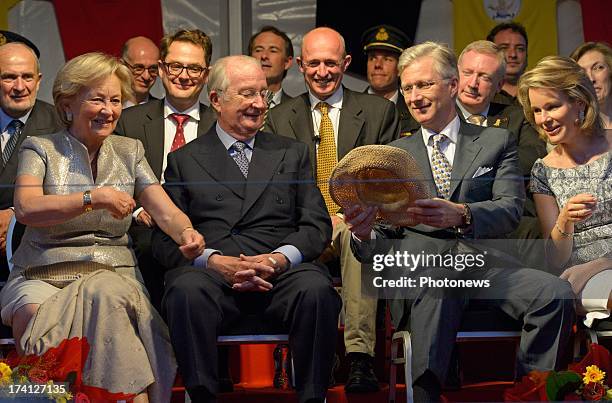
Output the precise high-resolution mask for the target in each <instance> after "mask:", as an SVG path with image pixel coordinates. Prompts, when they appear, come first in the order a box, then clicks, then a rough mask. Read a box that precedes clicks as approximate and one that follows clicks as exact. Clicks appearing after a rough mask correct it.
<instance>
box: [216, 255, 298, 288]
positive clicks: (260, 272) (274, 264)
mask: <svg viewBox="0 0 612 403" xmlns="http://www.w3.org/2000/svg"><path fill="white" fill-rule="evenodd" d="M287 266H288V261H287V258H286V257H285V255H283V254H282V253H265V254H261V255H255V256H246V255H242V254H241V255H240V257H234V256H223V255H219V254H214V255H212V256H211V257H210V258H209V259H208V267H209V268H212V269H213V270H216V271H217V272H219V273H220V274H221V275H222V276H223V277H224V278H225V279H226V280H227V281H228V282H229V283H230V284H232V288H233V289H234V290H236V291H241V292H244V291H257V292H265V291H269V290H271V289H272V287H273V286H272V283H270V282H269V280H272V279H274V278H275V277H276V276H278V274H279V273H280V271H281V270H282V269H283V268H286V267H287Z"/></svg>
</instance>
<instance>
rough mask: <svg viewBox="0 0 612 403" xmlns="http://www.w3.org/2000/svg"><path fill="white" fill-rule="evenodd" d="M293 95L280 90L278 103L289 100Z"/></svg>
mask: <svg viewBox="0 0 612 403" xmlns="http://www.w3.org/2000/svg"><path fill="white" fill-rule="evenodd" d="M292 99H293V97H292V96H291V95H289V94H287V93H286V92H285V90H281V100H280V103H281V104H282V103H283V102H287V101H291V100H292ZM277 106H278V105H277Z"/></svg>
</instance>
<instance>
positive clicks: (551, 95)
mask: <svg viewBox="0 0 612 403" xmlns="http://www.w3.org/2000/svg"><path fill="white" fill-rule="evenodd" d="M529 102H530V104H531V111H532V112H533V117H534V120H535V123H536V126H537V128H538V130H539V131H540V132H542V133H544V134H546V136H547V137H548V139H549V140H550V142H551V143H553V144H559V143H571V142H572V141H573V140H574V139H575V137H576V135H580V127H579V125H577V124H576V119H578V117H579V116H580V111H581V110H584V106H582V105H581V104H580V103H579V102H578V101H573V100H571V99H570V98H569V97H568V96H567V95H565V93H564V92H562V91H559V90H555V89H551V88H531V89H530V90H529Z"/></svg>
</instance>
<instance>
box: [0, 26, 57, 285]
mask: <svg viewBox="0 0 612 403" xmlns="http://www.w3.org/2000/svg"><path fill="white" fill-rule="evenodd" d="M5 34H8V33H6V32H5V33H4V34H0V36H2V38H4V39H7V36H6V35H5ZM9 39H10V40H11V42H9V43H6V44H4V45H1V46H0V81H1V89H0V135H1V140H2V158H1V160H0V186H2V187H3V189H2V191H1V192H0V270H2V274H1V276H0V277H3V278H6V273H7V270H8V267H7V264H6V258H4V257H3V256H4V249H5V242H6V231H7V229H8V224H9V222H10V220H11V218H12V217H13V215H14V213H13V209H12V206H13V190H14V184H15V176H16V174H17V164H18V157H19V153H18V151H19V146H20V145H21V143H22V141H23V139H25V138H26V137H28V136H37V135H41V134H51V133H53V132H55V131H57V130H59V127H60V126H59V124H58V121H57V118H56V114H55V109H54V108H53V106H52V105H49V104H48V103H46V102H43V101H40V100H37V99H36V95H37V94H38V88H39V86H40V80H41V78H42V74H40V66H39V62H38V58H37V56H36V54H35V51H34V50H33V49H32V48H31V47H30V46H28V45H26V43H30V44H31V42H29V41H27V40H26V39H25V38H21V37H19V36H17V35H16V34H14V33H11V35H10V38H9ZM26 41H27V42H26ZM31 46H33V45H31Z"/></svg>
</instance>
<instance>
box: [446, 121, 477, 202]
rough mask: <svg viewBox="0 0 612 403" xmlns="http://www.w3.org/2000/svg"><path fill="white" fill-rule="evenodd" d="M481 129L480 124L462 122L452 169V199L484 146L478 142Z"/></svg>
mask: <svg viewBox="0 0 612 403" xmlns="http://www.w3.org/2000/svg"><path fill="white" fill-rule="evenodd" d="M480 130H481V128H480V127H479V126H474V125H470V124H469V123H465V122H463V121H462V122H461V126H460V127H459V136H458V138H457V146H456V148H455V158H454V161H453V170H452V171H451V183H450V196H449V198H450V199H452V196H453V193H454V192H455V190H457V188H458V187H459V184H460V183H461V182H462V181H463V180H464V179H465V172H466V171H467V170H468V168H469V167H470V166H471V165H472V163H473V162H474V160H475V159H476V156H477V155H478V153H479V152H480V150H481V149H482V147H481V146H480V145H478V144H477V143H476V140H478V137H479V136H478V134H479V133H480Z"/></svg>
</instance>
